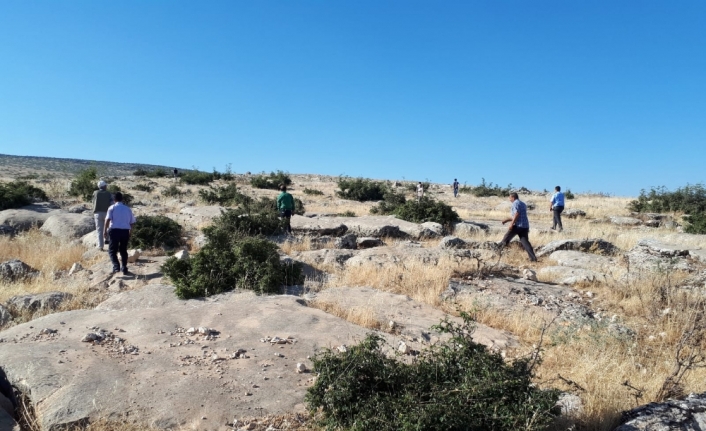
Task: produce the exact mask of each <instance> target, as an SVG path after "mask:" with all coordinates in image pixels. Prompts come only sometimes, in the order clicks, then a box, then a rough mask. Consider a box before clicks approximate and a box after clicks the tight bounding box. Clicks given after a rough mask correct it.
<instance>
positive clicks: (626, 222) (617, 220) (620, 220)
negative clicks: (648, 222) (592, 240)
mask: <svg viewBox="0 0 706 431" xmlns="http://www.w3.org/2000/svg"><path fill="white" fill-rule="evenodd" d="M608 220H609V221H610V222H611V223H613V224H615V225H618V226H639V225H641V224H642V220H640V219H638V218H635V217H622V216H610V217H608Z"/></svg>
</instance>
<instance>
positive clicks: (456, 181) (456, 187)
mask: <svg viewBox="0 0 706 431" xmlns="http://www.w3.org/2000/svg"><path fill="white" fill-rule="evenodd" d="M453 186H454V197H457V196H458V180H457V179H456V178H454V183H453Z"/></svg>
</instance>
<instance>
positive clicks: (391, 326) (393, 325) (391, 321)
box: [387, 320, 397, 329]
mask: <svg viewBox="0 0 706 431" xmlns="http://www.w3.org/2000/svg"><path fill="white" fill-rule="evenodd" d="M387 326H388V328H390V329H395V326H397V324H396V323H395V321H394V320H390V322H389V323H388V324H387Z"/></svg>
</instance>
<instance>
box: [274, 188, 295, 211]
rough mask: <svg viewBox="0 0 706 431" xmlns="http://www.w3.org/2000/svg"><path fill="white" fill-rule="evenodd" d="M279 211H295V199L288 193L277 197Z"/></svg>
mask: <svg viewBox="0 0 706 431" xmlns="http://www.w3.org/2000/svg"><path fill="white" fill-rule="evenodd" d="M277 209H278V210H279V211H284V210H292V211H294V198H293V197H292V195H290V194H289V193H287V192H282V193H280V194H279V196H277Z"/></svg>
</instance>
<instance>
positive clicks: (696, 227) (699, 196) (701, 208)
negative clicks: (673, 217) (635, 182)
mask: <svg viewBox="0 0 706 431" xmlns="http://www.w3.org/2000/svg"><path fill="white" fill-rule="evenodd" d="M628 209H629V210H630V211H635V212H657V213H664V212H682V213H684V214H685V215H686V216H685V217H684V220H685V221H686V222H687V226H685V229H684V230H685V231H686V232H688V233H697V234H706V188H704V186H703V185H702V184H696V185H688V184H687V185H686V186H685V187H680V188H678V189H676V190H675V191H673V192H670V191H669V190H667V188H666V187H656V188H655V187H653V188H652V189H651V190H650V191H649V192H645V190H641V191H640V196H638V198H637V199H636V200H634V201H632V202H630V203H629V204H628Z"/></svg>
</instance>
